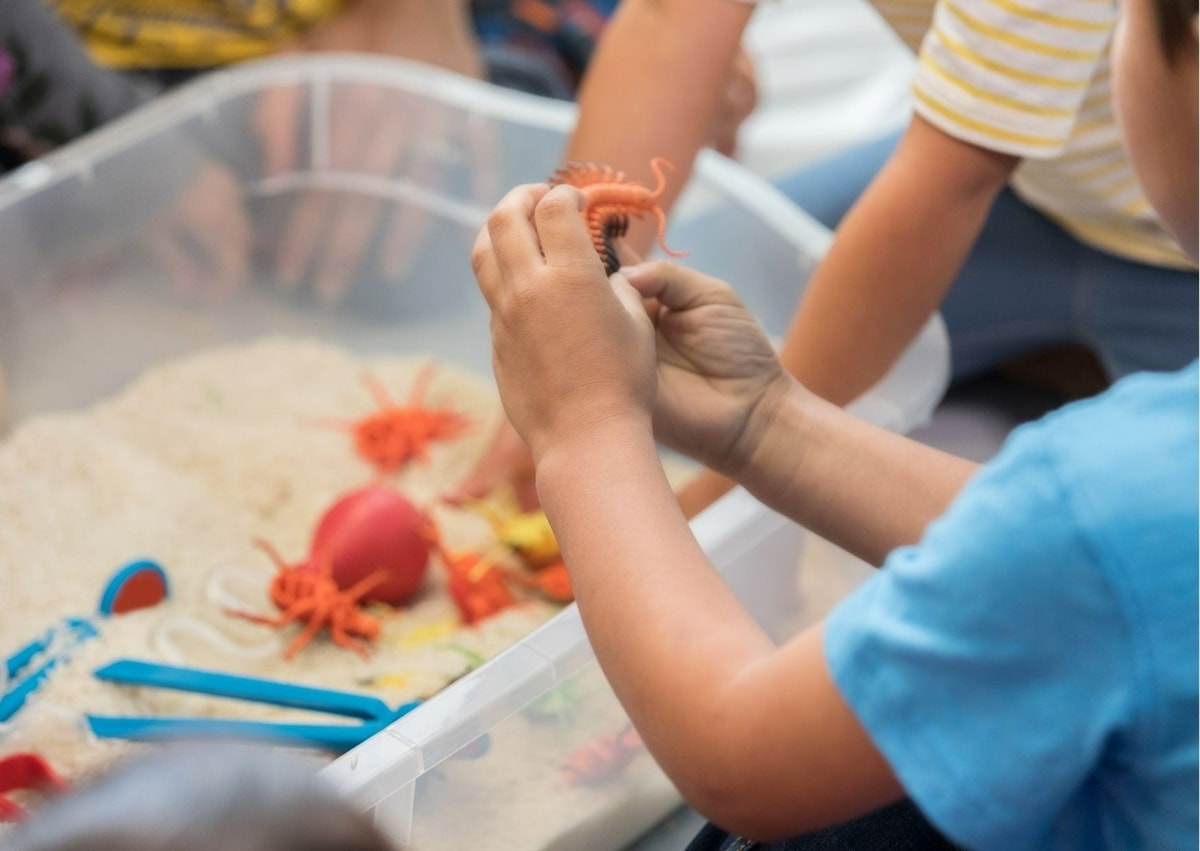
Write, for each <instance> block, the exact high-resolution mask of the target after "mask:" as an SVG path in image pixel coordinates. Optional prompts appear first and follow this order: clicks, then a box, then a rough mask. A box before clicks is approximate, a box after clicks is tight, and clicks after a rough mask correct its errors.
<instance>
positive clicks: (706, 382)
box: [621, 261, 793, 477]
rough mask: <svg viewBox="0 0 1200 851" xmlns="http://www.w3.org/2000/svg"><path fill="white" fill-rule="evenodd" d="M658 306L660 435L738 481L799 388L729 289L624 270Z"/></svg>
mask: <svg viewBox="0 0 1200 851" xmlns="http://www.w3.org/2000/svg"><path fill="white" fill-rule="evenodd" d="M621 271H622V273H623V274H624V275H625V276H626V279H627V280H628V281H629V283H630V284H632V285H633V287H634V289H636V290H637V291H638V292H639V293H640V294H641V295H642V296H643V297H645V298H647V299H654V300H656V301H657V303H658V305H657V307H656V308H655V309H654V310H653V313H654V321H655V324H656V325H657V327H658V406H657V410H656V411H655V414H654V426H655V433H656V434H657V435H658V438H659V439H660V440H661V441H662V442H663V443H666V444H668V445H669V446H672V447H674V448H675V449H678V450H679V451H681V452H684V453H685V454H687V455H690V456H692V457H693V458H696V459H697V460H699V461H701V462H703V463H704V464H706V465H707V466H709V467H711V468H712V469H714V470H718V471H721V472H723V473H726V474H728V475H732V476H734V477H737V475H738V473H739V472H740V471H741V469H742V468H743V467H744V466H745V464H746V463H747V462H748V461H749V460H750V456H751V454H752V451H753V449H754V447H755V446H756V445H757V443H758V435H760V434H761V433H762V431H763V430H764V429H765V428H766V426H767V424H768V423H769V422H770V420H771V416H772V413H771V412H772V410H773V409H774V406H775V405H776V404H778V403H780V402H781V400H782V399H783V398H784V397H785V396H786V395H787V394H788V391H789V389H790V388H791V387H792V386H793V381H792V379H791V377H790V376H788V375H787V373H786V372H785V371H784V369H783V365H782V364H781V363H780V361H779V358H778V356H777V355H776V354H775V350H774V348H772V346H771V342H770V340H768V339H767V335H766V334H765V333H764V332H763V330H762V328H761V327H760V326H759V324H758V320H757V319H755V318H754V316H753V314H751V313H750V311H749V310H747V309H746V306H745V305H744V304H742V302H741V301H740V300H739V299H738V297H737V295H736V294H735V293H734V291H733V289H732V288H731V287H730V286H729V285H728V284H726V283H725V282H724V281H719V280H717V279H716V278H711V277H709V276H708V275H703V274H701V273H699V272H696V271H693V270H691V269H687V268H685V267H683V266H679V265H677V264H675V263H668V262H665V261H654V262H649V263H642V264H640V265H638V266H634V267H632V268H628V269H622V270H621Z"/></svg>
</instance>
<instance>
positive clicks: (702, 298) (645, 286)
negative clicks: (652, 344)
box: [621, 260, 739, 310]
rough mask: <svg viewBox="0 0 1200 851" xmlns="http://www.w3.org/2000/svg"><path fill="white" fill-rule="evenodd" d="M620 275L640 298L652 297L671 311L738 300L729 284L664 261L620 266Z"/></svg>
mask: <svg viewBox="0 0 1200 851" xmlns="http://www.w3.org/2000/svg"><path fill="white" fill-rule="evenodd" d="M621 274H622V275H624V276H625V279H626V280H627V281H629V283H630V285H631V286H632V287H633V288H634V289H635V290H637V291H638V292H639V293H640V294H641V295H642V297H643V298H652V299H656V300H657V301H658V302H659V303H661V304H662V305H664V306H665V307H667V308H669V309H671V310H687V309H689V308H693V307H697V306H699V305H701V304H706V303H711V302H722V303H727V304H737V303H739V302H738V299H737V296H736V295H735V294H734V292H733V288H732V287H730V286H729V284H727V283H725V282H724V281H722V280H720V279H719V278H713V277H710V276H709V275H704V274H701V273H700V272H697V271H695V270H694V269H689V268H687V267H686V266H680V265H679V264H678V263H672V262H670V261H668V260H651V261H649V262H647V263H640V264H638V265H637V266H630V267H628V268H622V269H621Z"/></svg>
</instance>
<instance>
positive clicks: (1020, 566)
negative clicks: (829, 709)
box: [825, 426, 1136, 851]
mask: <svg viewBox="0 0 1200 851" xmlns="http://www.w3.org/2000/svg"><path fill="white" fill-rule="evenodd" d="M1131 647H1132V642H1131V635H1130V625H1129V623H1128V622H1127V618H1126V616H1125V613H1124V611H1123V607H1122V604H1121V601H1120V599H1119V597H1118V595H1117V594H1116V593H1114V589H1113V588H1112V586H1111V583H1110V581H1109V578H1108V577H1107V576H1106V575H1105V573H1104V571H1103V570H1101V569H1100V568H1099V566H1098V561H1097V559H1096V558H1095V557H1094V553H1093V552H1092V551H1091V544H1090V542H1089V540H1088V539H1087V538H1086V537H1085V536H1083V535H1082V534H1080V533H1079V532H1078V531H1077V524H1076V522H1075V518H1074V517H1072V516H1071V500H1070V498H1069V495H1068V494H1065V493H1064V492H1063V490H1062V486H1061V484H1060V481H1059V479H1058V477H1057V476H1056V475H1055V474H1054V458H1053V457H1052V456H1051V455H1050V454H1049V453H1048V452H1047V449H1046V442H1045V441H1044V440H1043V439H1042V427H1040V426H1039V427H1036V428H1032V429H1028V430H1025V431H1024V433H1021V432H1018V433H1017V434H1016V435H1014V437H1013V438H1012V439H1011V440H1010V441H1009V445H1008V446H1007V447H1006V449H1005V450H1004V452H1003V453H1002V455H1001V456H1000V457H999V458H998V459H997V461H996V463H994V464H993V465H990V466H989V467H986V468H984V469H983V470H982V471H981V472H980V473H979V474H977V476H976V477H975V478H974V479H973V480H972V482H970V483H969V484H968V486H967V487H966V488H964V490H963V492H962V494H960V497H959V498H958V499H957V500H956V501H955V503H954V505H953V506H952V507H951V509H950V510H949V511H948V512H947V514H946V515H944V516H943V517H942V518H940V519H939V520H937V521H936V522H935V523H933V524H931V525H930V527H929V528H928V530H927V532H926V535H925V537H924V539H923V540H922V541H921V543H920V545H919V546H917V547H909V548H904V549H900V550H897V551H896V552H895V553H893V554H892V556H891V557H890V558H889V560H888V562H887V564H886V565H885V567H884V568H883V570H882V571H881V572H880V573H879V574H878V575H876V576H874V577H872V578H871V579H870V580H869V581H868V582H866V583H865V584H864V585H862V586H861V587H860V588H859V589H857V590H856V591H855V593H854V594H852V595H851V596H850V597H849V598H847V599H846V600H845V601H843V603H842V604H841V605H839V606H838V607H837V608H836V609H835V610H834V612H833V613H831V615H830V617H829V619H828V621H827V623H826V628H825V652H826V657H827V660H828V662H829V665H830V669H831V672H832V674H833V677H834V680H835V682H836V683H837V685H838V687H839V689H840V690H841V691H842V693H843V695H844V696H845V698H846V699H847V701H848V702H849V704H850V705H851V707H852V708H853V710H854V712H855V714H856V715H857V716H858V718H859V720H860V721H861V722H862V723H863V724H864V726H865V727H866V729H867V730H868V731H869V734H870V735H871V737H872V740H873V741H874V742H875V744H876V746H877V747H878V748H879V749H880V751H881V752H882V753H883V754H884V756H885V757H886V758H887V760H888V762H889V763H890V764H891V766H892V767H893V770H894V771H895V772H896V774H897V776H898V778H899V780H900V782H901V783H902V784H903V786H904V787H905V789H906V790H907V791H908V793H909V795H910V796H911V797H912V798H913V800H914V801H915V802H916V803H917V804H918V805H919V806H920V807H921V809H922V810H923V811H924V812H925V813H926V815H927V816H928V817H929V818H930V820H931V821H932V822H933V823H934V824H936V825H938V827H939V828H941V829H942V830H943V831H944V832H945V833H946V834H947V835H948V836H950V837H951V838H952V839H954V840H955V841H957V842H960V843H963V844H965V845H967V846H970V847H980V848H989V847H994V848H1006V849H1013V851H1016V849H1021V848H1027V847H1042V846H1043V844H1044V843H1045V838H1046V836H1047V834H1049V833H1051V832H1052V823H1053V822H1054V821H1055V820H1056V819H1060V818H1061V817H1062V814H1063V812H1064V811H1068V810H1069V809H1070V808H1069V807H1067V806H1066V805H1067V802H1068V799H1069V798H1071V797H1072V796H1075V795H1078V794H1080V789H1081V787H1085V786H1086V780H1087V777H1088V775H1089V773H1090V772H1091V770H1092V768H1093V766H1094V765H1095V764H1096V762H1097V761H1098V760H1099V758H1100V755H1101V754H1102V752H1103V751H1104V750H1105V748H1106V744H1107V740H1108V739H1109V737H1110V736H1111V735H1112V734H1113V731H1114V730H1119V729H1121V728H1122V727H1125V726H1127V725H1128V724H1129V723H1130V722H1131V719H1132V717H1133V715H1134V714H1135V702H1136V697H1135V695H1134V694H1133V690H1132V689H1131V683H1132V682H1133V680H1134V676H1135V667H1136V661H1135V659H1133V658H1132V656H1133V654H1132V652H1131ZM1092 838H1093V839H1096V840H1097V841H1096V842H1095V844H1092V843H1091V842H1090V841H1089V840H1088V837H1085V836H1079V835H1076V839H1079V840H1081V841H1082V842H1083V844H1081V845H1078V846H1077V847H1081V848H1082V847H1087V848H1101V847H1104V845H1105V844H1106V843H1105V842H1103V841H1100V840H1099V837H1092Z"/></svg>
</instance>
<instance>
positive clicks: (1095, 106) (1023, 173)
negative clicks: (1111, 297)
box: [872, 0, 1195, 269]
mask: <svg viewBox="0 0 1200 851" xmlns="http://www.w3.org/2000/svg"><path fill="white" fill-rule="evenodd" d="M872 2H873V4H874V6H875V8H876V10H877V11H878V12H879V14H880V15H881V16H882V17H883V18H884V20H886V21H887V22H888V24H889V25H890V26H891V27H892V29H894V30H895V32H896V34H897V35H898V36H899V37H900V38H901V39H902V40H903V41H904V42H905V43H906V44H907V45H908V46H909V47H910V48H912V49H913V50H914V51H915V52H916V53H917V55H918V63H917V70H916V76H915V79H914V80H913V88H912V93H913V101H914V104H913V105H914V109H915V110H916V112H917V114H918V115H920V116H921V117H922V118H924V119H925V120H926V121H929V122H930V123H931V124H933V125H934V126H936V127H938V128H939V129H941V130H942V131H943V132H945V133H947V134H948V135H950V136H953V137H954V138H956V139H962V140H964V141H967V142H971V143H973V144H976V145H979V146H980V147H983V148H987V149H989V150H993V151H1000V152H1002V153H1007V154H1012V155H1014V156H1019V157H1021V158H1022V160H1023V161H1022V163H1021V165H1020V166H1019V167H1018V168H1017V171H1016V172H1015V173H1014V175H1013V177H1012V180H1011V186H1012V188H1013V191H1014V192H1016V194H1017V195H1018V196H1020V197H1021V199H1022V200H1024V201H1025V202H1026V203H1027V204H1029V205H1030V206H1032V207H1033V208H1035V209H1037V210H1039V211H1040V212H1042V213H1044V214H1045V215H1047V216H1049V217H1050V218H1052V219H1054V220H1055V221H1056V222H1058V223H1059V224H1060V225H1062V226H1063V227H1064V228H1066V229H1067V230H1068V231H1069V232H1070V233H1071V234H1073V235H1074V236H1075V237H1076V238H1077V239H1079V240H1080V241H1081V242H1084V243H1086V244H1088V245H1091V246H1093V247H1095V248H1099V249H1101V250H1102V251H1106V252H1108V253H1109V254H1115V255H1117V256H1118V257H1123V258H1126V259H1129V260H1136V261H1139V262H1142V263H1149V264H1152V265H1155V266H1165V267H1169V268H1180V269H1191V268H1195V266H1194V264H1193V263H1192V262H1191V261H1190V260H1189V259H1188V258H1187V256H1186V255H1185V254H1184V253H1183V251H1182V250H1181V249H1180V248H1179V247H1178V246H1177V245H1176V244H1175V242H1174V241H1173V240H1172V239H1171V238H1170V237H1169V236H1168V235H1167V233H1166V232H1165V231H1164V230H1163V228H1162V225H1161V223H1160V222H1159V220H1158V217H1157V215H1155V213H1154V211H1153V210H1152V209H1151V207H1150V204H1149V202H1147V200H1146V198H1145V196H1144V195H1143V194H1142V192H1141V189H1140V188H1139V187H1138V185H1137V181H1136V179H1135V178H1134V174H1133V169H1132V168H1131V166H1130V164H1129V161H1128V158H1127V157H1126V154H1125V149H1124V145H1123V144H1122V142H1121V137H1120V132H1119V129H1118V127H1117V123H1116V118H1115V116H1114V115H1113V108H1112V85H1111V80H1110V74H1109V55H1108V54H1109V42H1110V41H1111V39H1112V32H1113V26H1114V24H1115V23H1116V17H1117V7H1116V2H1115V0H872Z"/></svg>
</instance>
